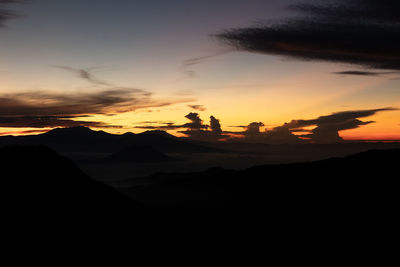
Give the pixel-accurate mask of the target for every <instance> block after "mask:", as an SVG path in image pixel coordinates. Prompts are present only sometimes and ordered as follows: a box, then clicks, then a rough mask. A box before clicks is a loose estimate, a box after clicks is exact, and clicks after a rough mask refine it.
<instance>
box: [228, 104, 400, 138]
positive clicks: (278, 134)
mask: <svg viewBox="0 0 400 267" xmlns="http://www.w3.org/2000/svg"><path fill="white" fill-rule="evenodd" d="M394 110H397V109H395V108H382V109H370V110H356V111H343V112H337V113H333V114H331V115H327V116H320V117H318V118H316V119H311V120H292V121H291V122H289V123H285V124H283V125H281V126H278V127H274V128H272V129H266V130H265V131H264V132H262V131H261V130H260V128H261V127H262V126H264V124H263V123H262V122H253V123H250V124H249V125H248V126H246V127H245V131H242V132H229V133H230V134H234V135H235V136H237V135H239V136H242V137H241V138H237V137H233V138H231V140H232V141H242V142H250V143H267V144H298V143H306V142H312V143H321V144H326V143H340V142H343V139H342V138H341V137H340V135H339V132H340V131H344V130H350V129H355V128H358V127H361V126H364V125H368V124H371V123H374V121H361V120H359V119H360V118H366V117H370V116H372V115H375V114H376V113H378V112H383V111H394ZM308 127H314V128H313V129H312V130H310V129H307V128H308ZM225 133H228V132H225ZM295 133H297V135H296V134H295Z"/></svg>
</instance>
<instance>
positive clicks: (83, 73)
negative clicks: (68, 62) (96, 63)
mask: <svg viewBox="0 0 400 267" xmlns="http://www.w3.org/2000/svg"><path fill="white" fill-rule="evenodd" d="M54 67H55V68H59V69H62V70H66V71H68V72H71V73H73V74H75V75H76V76H77V77H79V78H81V79H84V80H87V81H88V82H90V83H92V84H95V85H104V86H115V85H113V84H111V83H108V82H106V81H102V80H99V79H97V78H96V77H95V76H94V75H93V74H92V72H91V69H90V68H89V69H76V68H72V67H69V66H54Z"/></svg>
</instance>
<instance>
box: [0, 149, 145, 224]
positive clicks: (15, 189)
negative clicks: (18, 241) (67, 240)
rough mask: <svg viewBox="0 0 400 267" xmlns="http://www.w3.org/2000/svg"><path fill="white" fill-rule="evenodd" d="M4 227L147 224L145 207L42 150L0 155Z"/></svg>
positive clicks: (14, 150) (53, 154) (20, 150)
mask: <svg viewBox="0 0 400 267" xmlns="http://www.w3.org/2000/svg"><path fill="white" fill-rule="evenodd" d="M0 166H1V170H2V175H1V183H2V187H1V191H2V192H1V193H2V198H3V200H4V201H5V202H4V203H6V205H5V209H4V210H3V213H2V215H3V219H4V220H3V221H4V222H6V223H9V224H10V225H13V227H15V225H19V224H21V225H26V227H37V226H38V227H49V228H53V227H65V226H67V227H69V228H71V227H72V228H82V227H91V228H92V229H93V228H95V227H99V228H103V227H104V228H108V229H110V227H115V226H122V225H124V224H129V225H136V224H140V223H142V222H143V219H144V211H145V209H144V207H143V205H141V204H138V203H136V202H134V201H132V200H130V199H128V198H126V197H124V196H123V195H122V194H120V193H119V192H118V191H116V190H115V189H113V188H111V187H109V186H106V185H105V184H102V183H100V182H97V181H94V180H92V179H91V178H89V177H88V176H87V175H85V174H84V173H83V172H82V171H80V170H79V168H78V167H76V166H75V165H74V164H73V163H72V162H71V161H70V160H68V159H67V158H65V157H62V156H59V155H58V154H56V153H55V152H53V151H52V150H50V149H48V148H46V147H43V146H26V147H18V146H14V147H4V148H1V149H0Z"/></svg>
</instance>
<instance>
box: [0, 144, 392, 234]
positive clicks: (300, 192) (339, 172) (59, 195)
mask: <svg viewBox="0 0 400 267" xmlns="http://www.w3.org/2000/svg"><path fill="white" fill-rule="evenodd" d="M399 156H400V150H387V151H369V152H366V153H360V154H357V155H354V156H350V157H346V158H334V159H329V160H324V161H318V162H310V163H297V164H287V165H266V166H260V167H254V168H250V169H247V170H243V171H229V170H224V169H220V168H214V169H210V170H208V171H205V172H198V173H186V174H158V175H153V176H151V177H147V178H143V179H142V180H141V181H140V182H141V183H142V185H140V186H135V187H132V188H125V189H119V191H121V192H123V193H124V194H125V195H126V196H128V197H129V198H130V199H128V198H127V197H125V196H123V195H122V194H120V193H119V192H117V191H116V190H114V189H112V188H110V187H108V186H106V185H104V184H102V183H99V182H96V181H94V180H92V179H91V178H89V177H88V176H86V175H85V174H84V173H82V172H81V171H80V170H79V169H78V168H77V167H76V166H75V165H74V164H73V163H72V162H71V161H69V160H68V159H67V158H65V157H61V156H59V155H58V154H56V153H54V152H53V151H51V150H50V149H48V148H45V147H42V146H28V147H6V148H2V149H0V167H1V170H2V175H1V183H2V186H1V195H2V199H3V206H4V207H3V210H2V218H3V222H5V223H6V224H7V223H8V224H9V225H12V226H13V227H15V226H18V227H23V228H26V227H38V226H40V227H42V228H43V227H44V228H46V229H47V228H50V227H58V228H59V227H62V228H68V229H71V228H74V227H75V228H82V227H88V228H91V229H93V228H100V229H116V228H119V229H121V228H124V227H129V228H131V227H133V226H138V225H141V226H149V225H154V224H160V223H170V224H201V225H205V224H227V225H229V224H242V225H249V226H252V227H255V226H257V225H258V226H260V225H265V224H287V223H289V224H291V225H299V226H313V227H326V226H334V227H336V228H337V227H339V226H340V225H341V226H340V227H343V225H347V224H356V225H357V226H358V227H359V228H362V229H364V228H365V229H366V228H368V227H371V226H374V227H376V226H377V225H379V226H385V227H387V226H389V225H390V224H392V223H394V222H395V220H394V219H395V218H396V217H397V209H398V186H397V184H398V179H399V175H398V166H397V165H398V159H399ZM139 203H140V204H139ZM122 226H124V227H122Z"/></svg>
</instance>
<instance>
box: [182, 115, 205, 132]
mask: <svg viewBox="0 0 400 267" xmlns="http://www.w3.org/2000/svg"><path fill="white" fill-rule="evenodd" d="M185 118H187V119H188V120H190V121H191V122H189V123H185V124H184V125H182V128H188V129H190V130H191V131H197V130H201V129H207V128H208V125H204V124H203V120H202V119H201V118H200V116H199V114H198V113H193V112H190V113H189V114H187V115H186V116H185Z"/></svg>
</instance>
